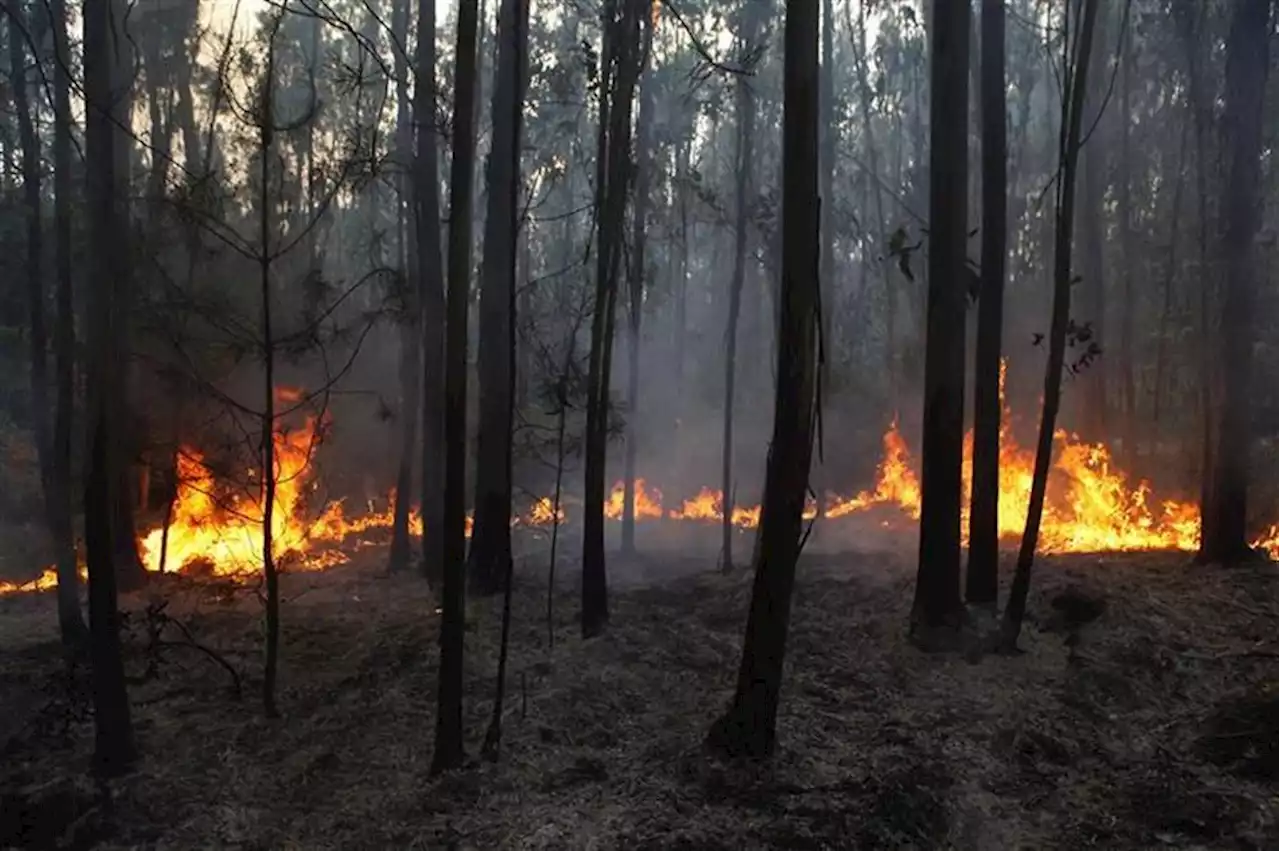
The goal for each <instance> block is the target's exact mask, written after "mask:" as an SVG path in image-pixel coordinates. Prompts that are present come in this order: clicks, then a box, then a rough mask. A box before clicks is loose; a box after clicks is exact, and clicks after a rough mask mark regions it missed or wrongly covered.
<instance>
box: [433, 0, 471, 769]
mask: <svg viewBox="0 0 1280 851" xmlns="http://www.w3.org/2000/svg"><path fill="white" fill-rule="evenodd" d="M453 78H454V80H456V81H457V83H456V91H455V92H454V98H453V166H452V169H451V171H450V174H449V270H448V271H449V292H448V304H447V308H446V314H447V318H446V323H445V370H444V404H445V407H444V530H443V532H444V548H443V553H442V555H443V562H444V581H443V583H442V589H441V592H442V593H441V603H442V605H441V608H442V615H441V620H440V673H439V680H440V681H439V686H438V693H437V701H436V739H435V753H434V755H433V756H432V758H431V773H432V774H433V775H434V774H440V773H441V772H444V771H448V770H450V769H454V768H458V767H459V766H461V765H462V761H463V759H464V758H465V757H466V750H465V747H464V744H463V740H462V737H463V733H464V730H463V726H462V653H463V638H464V633H465V631H466V617H467V613H466V557H467V506H466V484H467V482H466V473H467V471H466V460H467V302H468V299H469V298H470V280H469V278H470V272H471V208H472V201H473V199H472V189H473V187H472V182H473V172H474V171H475V156H476V134H475V114H476V107H475V99H476V0H461V3H460V5H459V7H458V48H457V52H456V63H455V70H454V77H453Z"/></svg>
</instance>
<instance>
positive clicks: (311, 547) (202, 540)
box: [0, 368, 1280, 595]
mask: <svg viewBox="0 0 1280 851" xmlns="http://www.w3.org/2000/svg"><path fill="white" fill-rule="evenodd" d="M1000 379H1001V382H1000V383H1001V387H1000V391H1001V392H1000V395H1001V399H1002V400H1003V399H1004V370H1003V368H1002V369H1001V376H1000ZM277 396H278V397H279V398H280V399H281V400H282V401H290V400H293V401H296V400H298V399H300V398H301V393H300V391H295V390H289V389H281V390H280V391H278V393H277ZM318 425H319V424H318V422H317V420H316V419H315V418H314V417H308V418H307V419H306V420H305V421H304V423H303V425H302V426H301V427H299V428H296V429H286V428H281V430H280V431H279V432H278V433H277V434H276V435H275V451H276V495H275V511H274V513H273V521H272V551H273V554H274V556H275V559H276V560H277V561H278V563H279V564H280V566H281V568H282V569H284V570H292V571H299V570H301V571H315V570H323V569H325V568H327V567H331V566H333V565H336V564H341V563H343V562H346V561H348V559H349V556H348V555H347V552H346V550H349V549H352V548H356V547H360V546H367V545H373V544H374V543H375V541H374V540H370V539H368V538H367V537H365V536H366V535H367V534H368V533H370V532H373V531H375V530H387V529H390V528H391V527H392V525H393V522H394V513H393V506H394V503H395V493H394V491H392V492H391V493H390V494H388V496H387V499H386V501H385V503H384V504H383V507H381V508H380V507H378V506H377V505H375V504H374V503H373V501H370V503H369V505H368V506H367V508H366V510H365V511H363V512H361V513H358V514H349V513H348V511H347V509H346V507H345V503H344V502H343V501H342V500H337V501H333V502H329V503H327V504H326V505H325V506H324V507H323V508H322V509H321V510H320V512H319V514H318V515H313V516H310V518H309V515H308V505H307V503H308V495H309V494H311V493H312V492H313V491H314V490H315V482H314V469H313V467H312V463H311V462H312V460H313V459H314V457H315V452H316V450H317V448H318V446H319V443H320V439H319V429H318ZM1054 446H1055V451H1054V461H1053V466H1052V468H1051V472H1050V482H1049V496H1048V498H1047V499H1046V502H1045V508H1044V516H1043V519H1042V521H1041V527H1040V539H1039V549H1040V551H1041V552H1046V553H1066V552H1102V551H1135V550H1182V551H1187V552H1191V551H1194V550H1195V549H1197V547H1198V546H1199V539H1200V512H1199V508H1198V506H1197V505H1196V504H1194V503H1190V502H1178V501H1174V500H1165V501H1156V500H1155V499H1153V498H1152V496H1151V492H1150V489H1149V488H1148V486H1147V485H1146V483H1145V482H1137V483H1131V482H1130V481H1129V480H1128V478H1127V477H1126V476H1125V474H1124V473H1123V472H1122V471H1120V470H1117V469H1116V468H1115V466H1114V464H1113V463H1112V459H1111V455H1110V453H1109V452H1108V450H1107V448H1106V447H1105V446H1102V445H1094V444H1088V443H1084V442H1081V441H1079V440H1078V439H1077V438H1076V437H1075V436H1074V435H1071V434H1069V433H1067V432H1065V431H1058V432H1057V433H1056V434H1055V436H1054ZM972 449H973V433H972V431H970V432H969V433H968V434H967V435H966V436H965V441H964V458H963V466H962V469H961V482H962V487H963V489H964V500H963V503H962V504H963V508H962V517H961V524H962V525H961V528H962V532H963V534H964V535H965V536H966V538H967V534H968V513H969V498H968V494H969V490H970V486H971V482H972V469H973V467H972ZM1034 461H1035V453H1034V451H1033V450H1031V449H1028V448H1026V447H1023V446H1020V445H1019V444H1018V442H1017V441H1016V439H1015V438H1014V436H1013V430H1012V427H1011V413H1010V411H1009V409H1008V407H1007V405H1006V406H1005V407H1004V415H1003V418H1002V423H1001V430H1000V501H999V520H998V523H999V530H1000V536H1001V538H1002V539H1004V540H1006V541H1009V542H1016V541H1017V540H1018V539H1019V538H1020V537H1021V535H1022V531H1023V526H1024V524H1025V523H1026V513H1027V505H1028V501H1029V499H1030V494H1031V478H1032V468H1033V465H1034ZM178 476H179V484H178V488H177V498H176V500H175V502H174V505H173V510H172V515H171V518H170V522H169V526H168V532H167V535H166V532H165V529H164V528H163V527H157V528H154V529H151V530H150V531H148V532H146V533H145V534H143V535H142V536H141V538H140V539H139V541H138V550H139V553H140V554H141V556H142V560H143V565H144V566H145V567H146V569H147V570H150V571H153V572H159V571H160V568H161V563H162V552H163V553H164V555H163V564H164V566H165V569H166V570H168V571H170V572H205V573H210V574H213V575H217V576H237V577H249V576H253V575H255V574H257V573H258V572H259V571H260V570H261V567H262V545H263V539H262V533H263V530H262V510H261V496H260V493H261V491H260V490H258V495H256V496H255V495H253V494H252V493H250V491H249V489H245V488H243V487H242V488H241V489H240V492H238V493H237V492H236V491H235V490H234V489H233V488H231V487H228V486H227V484H226V483H222V482H219V481H218V480H217V478H216V477H215V475H214V473H213V471H212V470H211V469H210V468H209V466H208V465H207V464H206V461H205V458H204V456H203V455H201V453H200V452H198V451H196V450H195V449H193V448H191V447H183V448H182V450H181V451H180V452H179V455H178ZM248 478H249V479H250V481H251V482H252V478H253V476H252V471H250V474H249V476H248ZM254 489H255V490H257V488H254ZM920 501H921V491H920V482H919V478H918V477H917V475H916V472H915V468H914V465H913V459H912V457H911V453H910V450H909V449H908V447H907V443H906V440H905V439H904V438H903V436H902V434H901V432H900V431H899V430H898V423H897V420H896V418H895V419H894V421H893V422H891V423H890V425H889V428H888V430H887V431H886V432H885V434H884V438H883V454H882V456H881V460H880V463H879V465H878V466H877V470H876V481H875V485H874V486H873V487H872V488H870V489H868V490H863V491H860V492H858V493H856V494H854V495H853V496H842V495H839V494H834V493H828V494H826V496H825V499H824V505H823V508H824V511H823V515H824V517H825V518H826V519H828V520H835V519H838V518H841V517H847V516H849V515H853V514H858V513H861V512H864V511H867V510H869V509H871V508H874V507H881V508H893V509H897V510H899V511H901V512H902V513H903V515H904V516H905V518H907V519H909V520H917V519H919V517H920ZM623 505H624V488H623V483H622V482H617V483H616V484H615V485H614V486H613V489H612V491H611V492H610V493H609V495H608V496H607V498H606V500H605V506H604V514H605V516H606V517H607V518H609V519H611V520H620V519H621V518H622V516H623ZM804 513H805V517H806V518H810V519H812V518H814V517H815V516H816V515H817V513H818V511H817V505H816V504H815V503H814V502H813V501H812V500H811V501H810V502H809V504H808V505H807V506H806V508H805V512H804ZM634 516H635V519H636V521H637V522H651V521H667V522H675V521H684V522H695V523H699V522H700V523H720V522H722V520H723V517H724V500H723V496H722V494H721V492H720V491H719V490H716V489H712V488H705V487H704V488H702V489H700V490H699V491H698V493H697V494H695V495H694V496H692V497H690V498H688V499H685V500H683V501H681V502H680V503H679V506H678V507H671V508H666V509H664V507H663V495H662V492H661V491H660V490H659V489H657V488H656V487H653V486H651V485H649V484H648V482H646V480H644V479H642V478H637V479H636V482H635V511H634ZM557 517H558V520H559V521H560V522H564V520H565V511H564V508H563V505H562V506H561V508H560V510H559V513H558V515H557V514H556V513H555V512H554V511H553V502H552V500H551V499H550V498H548V497H540V498H537V499H535V500H534V501H533V503H532V505H531V506H530V507H529V509H528V510H527V511H526V512H525V513H524V514H521V515H519V516H516V517H513V518H512V521H511V523H512V525H513V526H547V525H550V524H551V523H552V521H553V519H557ZM731 522H732V524H733V525H734V526H735V527H737V528H739V529H753V528H755V527H756V526H758V525H759V523H760V506H759V505H737V506H735V507H734V509H733V513H732V517H731ZM471 526H472V519H471V517H469V516H468V517H467V528H466V533H467V535H468V537H470V535H471ZM409 529H410V532H411V533H412V534H413V535H415V536H420V535H421V534H422V518H421V516H420V515H419V514H418V512H417V509H416V508H414V509H412V510H411V511H410V513H409ZM352 541H354V543H352ZM966 543H967V540H966ZM1253 546H1255V547H1259V548H1262V549H1263V550H1265V551H1266V552H1267V553H1268V554H1269V556H1270V557H1271V558H1272V559H1273V560H1274V559H1276V558H1277V555H1278V554H1280V534H1278V531H1277V526H1276V525H1274V524H1273V525H1272V526H1271V527H1270V528H1269V529H1268V530H1267V531H1266V532H1265V533H1264V534H1263V535H1261V536H1259V537H1258V539H1257V540H1255V541H1254V542H1253ZM80 572H81V576H82V577H83V574H84V567H83V565H82V566H81V568H80ZM56 584H57V578H56V574H55V572H54V570H53V568H51V567H50V568H47V569H46V570H45V571H44V573H43V574H42V575H41V576H40V577H38V578H36V579H34V580H32V581H30V582H27V583H21V584H19V583H12V582H0V595H6V594H14V593H26V592H36V591H45V590H49V589H52V588H54V587H55V586H56Z"/></svg>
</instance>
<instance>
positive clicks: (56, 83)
mask: <svg viewBox="0 0 1280 851" xmlns="http://www.w3.org/2000/svg"><path fill="white" fill-rule="evenodd" d="M50 13H51V15H52V17H53V39H54V50H55V51H56V61H55V63H54V70H53V98H54V108H53V111H54V119H53V122H54V123H53V194H54V201H53V239H54V249H55V255H56V261H55V262H56V265H57V277H58V283H57V295H56V305H57V317H56V319H55V321H54V327H53V352H54V371H55V373H56V376H57V389H56V395H57V399H56V405H55V407H54V420H53V443H52V445H51V447H50V455H51V459H50V469H49V473H50V481H49V484H50V494H51V497H52V499H51V502H52V505H51V506H50V517H49V522H50V527H51V530H52V532H53V543H54V547H55V548H56V550H57V573H58V627H59V631H60V633H61V635H62V639H63V641H64V643H66V642H74V643H81V642H82V641H83V640H84V639H85V637H86V635H87V633H86V628H85V624H84V618H83V616H82V615H81V613H80V589H79V585H80V579H79V576H78V575H77V569H76V545H75V534H74V529H73V524H72V508H71V503H72V494H71V418H72V412H73V410H74V408H75V358H76V351H75V350H76V336H75V298H74V291H73V288H72V277H71V252H72V250H73V248H72V244H71V203H72V193H71V80H70V68H71V51H70V49H69V48H68V45H67V8H66V2H65V0H52V2H51V5H50Z"/></svg>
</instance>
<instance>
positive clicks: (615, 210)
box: [582, 0, 649, 638]
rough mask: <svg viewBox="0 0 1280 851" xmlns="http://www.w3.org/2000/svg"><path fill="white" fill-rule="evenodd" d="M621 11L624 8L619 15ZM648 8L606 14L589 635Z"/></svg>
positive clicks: (588, 500)
mask: <svg viewBox="0 0 1280 851" xmlns="http://www.w3.org/2000/svg"><path fill="white" fill-rule="evenodd" d="M619 7H620V8H619ZM648 8H649V7H648V4H647V3H645V2H643V0H610V2H609V3H608V4H607V8H606V13H605V42H606V49H605V50H603V51H602V54H603V56H604V57H605V59H604V60H602V62H603V65H602V67H603V68H604V70H605V73H604V74H602V75H601V77H602V80H603V82H602V87H601V90H600V91H601V99H602V101H603V103H602V106H601V115H602V116H604V117H605V124H604V127H603V128H602V132H601V136H602V138H601V139H600V145H599V148H598V152H597V155H598V156H600V157H602V162H600V163H598V164H597V168H596V176H597V186H596V198H597V202H596V203H597V211H598V213H597V232H598V233H597V240H596V299H595V313H594V315H593V317H592V321H591V353H590V356H589V358H588V367H587V423H586V434H585V442H586V463H585V465H584V466H585V468H586V469H585V473H584V478H585V484H584V491H585V494H584V499H583V512H584V517H583V532H582V635H583V637H584V638H591V637H594V636H596V635H598V634H600V633H601V632H602V631H603V630H604V627H605V625H606V624H607V623H608V620H609V597H608V581H607V576H606V573H605V558H604V491H605V478H604V477H605V450H606V448H607V441H608V428H609V376H610V368H611V362H612V358H613V326H614V313H615V305H616V303H617V294H618V267H619V264H620V261H621V257H622V233H623V224H624V219H625V215H626V204H627V184H628V182H629V179H630V173H631V101H632V96H633V94H634V92H635V86H636V80H637V77H638V76H639V72H640V63H639V59H640V57H639V53H640V45H639V38H640V27H641V25H642V24H641V21H642V20H643V17H644V15H645V14H646V13H647V12H648Z"/></svg>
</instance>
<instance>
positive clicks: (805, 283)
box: [707, 0, 819, 757]
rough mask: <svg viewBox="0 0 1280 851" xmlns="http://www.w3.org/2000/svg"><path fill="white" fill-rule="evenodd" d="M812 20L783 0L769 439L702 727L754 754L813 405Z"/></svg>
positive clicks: (806, 8)
mask: <svg viewBox="0 0 1280 851" xmlns="http://www.w3.org/2000/svg"><path fill="white" fill-rule="evenodd" d="M818 22H819V7H818V0H787V11H786V31H785V35H784V45H785V51H786V52H785V58H784V63H783V64H784V68H783V75H784V84H783V85H784V88H783V91H784V98H785V100H784V108H783V136H782V162H783V180H782V228H783V239H782V251H783V259H782V289H781V301H782V318H781V323H780V326H779V331H778V382H777V391H776V393H775V399H774V410H773V417H774V420H773V440H772V442H771V443H770V446H769V457H768V461H767V462H766V465H765V489H764V503H763V510H762V518H761V525H760V535H759V544H758V547H757V557H756V564H755V581H754V583H753V586H752V591H751V608H750V611H749V613H748V615H747V630H746V635H745V637H744V639H743V645H742V662H741V665H740V667H739V669H738V684H737V688H736V690H735V692H734V696H733V701H732V702H731V703H730V705H729V708H728V710H727V711H726V712H725V714H724V715H722V716H720V718H718V719H717V720H716V721H715V723H714V724H713V725H712V726H711V730H710V731H709V732H708V734H707V743H708V745H710V746H711V747H713V748H714V749H716V750H719V751H721V752H723V753H728V754H741V755H748V756H753V757H767V756H768V755H769V754H771V753H772V751H773V748H774V741H775V736H776V727H777V716H778V697H779V694H780V692H781V688H782V663H783V657H784V655H785V653H786V643H787V628H788V624H789V621H790V618H791V592H792V588H793V587H794V585H795V570H796V560H797V559H798V557H799V555H800V543H801V542H800V535H801V525H802V522H803V521H802V518H801V515H802V513H803V511H804V500H805V494H806V491H807V490H808V479H809V463H810V461H811V459H812V450H813V430H814V426H815V422H816V413H817V405H818V399H817V351H818V334H819V327H818V323H819V319H818V286H819V284H818V265H819V256H818V255H819V247H818V238H819V222H818Z"/></svg>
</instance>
